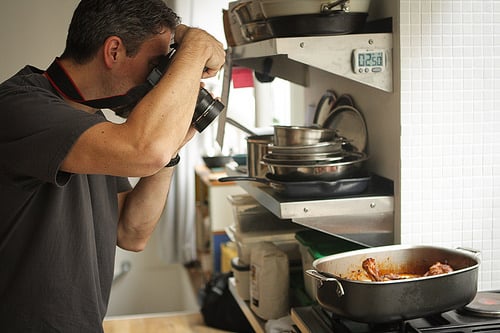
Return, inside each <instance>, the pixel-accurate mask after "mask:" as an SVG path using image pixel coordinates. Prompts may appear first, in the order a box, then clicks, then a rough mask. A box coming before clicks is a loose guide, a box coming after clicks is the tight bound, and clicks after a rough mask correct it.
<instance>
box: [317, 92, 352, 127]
mask: <svg viewBox="0 0 500 333" xmlns="http://www.w3.org/2000/svg"><path fill="white" fill-rule="evenodd" d="M344 105H347V106H352V107H354V100H353V98H352V97H351V95H349V94H342V95H340V96H339V97H338V98H337V100H336V101H335V103H334V104H333V106H332V108H331V110H330V111H332V110H335V109H336V108H338V107H339V106H344ZM322 124H323V123H322Z"/></svg>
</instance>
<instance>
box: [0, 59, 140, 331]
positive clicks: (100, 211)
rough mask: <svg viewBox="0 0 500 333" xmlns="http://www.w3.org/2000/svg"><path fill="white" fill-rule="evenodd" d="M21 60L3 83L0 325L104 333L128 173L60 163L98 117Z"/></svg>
mask: <svg viewBox="0 0 500 333" xmlns="http://www.w3.org/2000/svg"><path fill="white" fill-rule="evenodd" d="M104 121H106V119H105V118H104V116H103V115H102V114H101V113H98V114H89V113H86V112H83V111H79V110H76V109H74V108H72V107H70V106H69V105H68V104H66V103H65V102H64V100H63V99H61V97H60V96H59V95H58V94H57V92H56V91H55V90H54V89H53V88H52V86H51V85H50V83H49V82H48V81H47V79H46V78H45V77H44V76H43V75H41V71H39V70H37V69H35V68H33V67H31V66H27V67H25V68H24V69H23V70H21V71H20V72H19V73H17V74H16V75H14V77H12V78H11V79H9V80H7V81H5V82H4V83H2V84H1V85H0V330H1V331H2V332H102V320H103V318H104V315H105V313H106V307H107V303H108V299H109V292H110V288H111V283H112V278H113V266H114V257H115V249H116V230H117V220H118V216H117V214H118V208H117V207H118V204H117V193H119V192H122V191H127V190H129V189H130V188H131V187H130V183H129V182H128V180H127V179H126V178H119V177H112V176H105V175H77V174H69V173H65V172H62V171H60V170H59V167H60V165H61V163H62V161H63V159H64V158H65V156H66V155H67V153H68V151H69V150H70V148H71V147H72V145H73V144H74V143H75V141H76V140H77V139H78V137H79V136H80V135H81V134H82V133H83V132H84V131H85V130H87V129H88V128H90V127H91V126H93V125H95V124H98V123H101V122H104Z"/></svg>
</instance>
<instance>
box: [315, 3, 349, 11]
mask: <svg viewBox="0 0 500 333" xmlns="http://www.w3.org/2000/svg"><path fill="white" fill-rule="evenodd" d="M346 2H348V0H336V1H330V2H328V3H322V4H321V13H322V14H325V13H326V14H328V13H331V12H333V11H334V10H333V8H335V7H337V6H339V5H340V6H342V10H343V11H349V10H347V9H346V8H347V7H346Z"/></svg>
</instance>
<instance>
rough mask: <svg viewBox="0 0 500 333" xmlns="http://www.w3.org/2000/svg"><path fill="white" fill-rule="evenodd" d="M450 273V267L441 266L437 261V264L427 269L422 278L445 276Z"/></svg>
mask: <svg viewBox="0 0 500 333" xmlns="http://www.w3.org/2000/svg"><path fill="white" fill-rule="evenodd" d="M450 272H453V268H452V267H451V266H450V265H447V264H442V263H440V262H439V261H438V262H437V263H435V264H434V265H432V266H431V267H429V270H428V271H427V273H425V274H424V276H432V275H439V274H446V273H450Z"/></svg>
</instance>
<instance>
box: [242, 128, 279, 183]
mask: <svg viewBox="0 0 500 333" xmlns="http://www.w3.org/2000/svg"><path fill="white" fill-rule="evenodd" d="M273 138H274V136H273V135H251V136H249V137H247V169H248V175H249V176H251V177H262V176H264V175H265V174H266V173H267V166H266V165H265V164H263V163H261V161H262V157H263V156H264V155H265V154H267V153H268V145H269V144H270V143H272V142H273Z"/></svg>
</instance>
